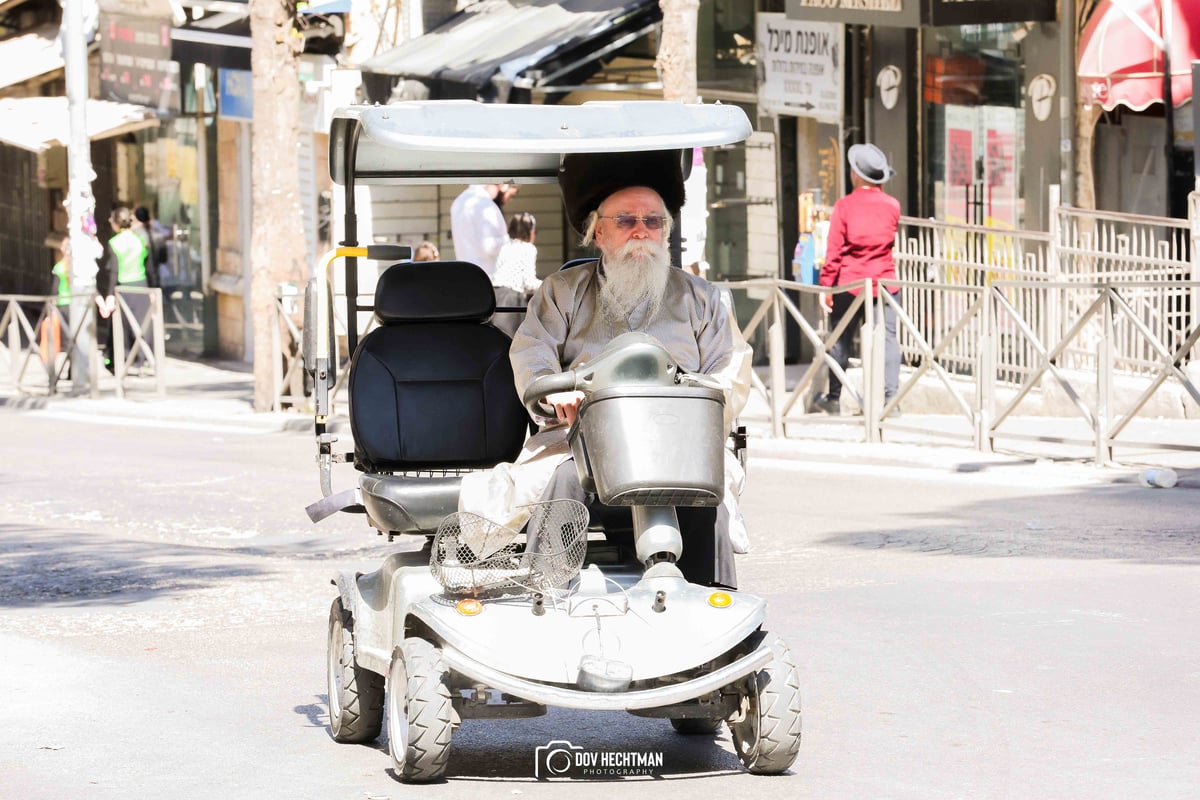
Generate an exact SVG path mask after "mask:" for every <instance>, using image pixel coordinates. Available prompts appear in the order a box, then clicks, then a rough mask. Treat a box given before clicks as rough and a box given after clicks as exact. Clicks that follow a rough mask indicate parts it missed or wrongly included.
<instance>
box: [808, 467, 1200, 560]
mask: <svg viewBox="0 0 1200 800" xmlns="http://www.w3.org/2000/svg"><path fill="white" fill-rule="evenodd" d="M1136 480H1137V479H1136V477H1134V478H1129V477H1124V478H1122V479H1119V480H1117V481H1114V482H1113V483H1112V484H1110V485H1107V486H1100V487H1095V488H1090V489H1086V490H1079V491H1073V492H1067V493H1061V494H1038V495H1029V496H1027V497H1025V498H1021V499H1020V500H1015V501H1014V500H1013V499H1012V498H1004V499H995V500H987V501H981V502H974V503H967V504H964V505H961V506H958V507H956V508H954V509H942V510H940V511H939V512H938V520H937V522H936V523H932V524H931V523H924V522H919V521H913V522H911V523H910V520H911V519H912V518H914V517H921V516H924V515H923V514H922V513H917V512H914V513H908V514H904V513H897V514H895V515H894V516H893V517H892V518H891V521H892V523H893V524H894V526H895V527H894V528H893V529H892V530H886V531H879V530H872V531H864V532H850V533H843V534H839V535H837V536H833V537H829V538H826V539H824V540H823V542H824V543H826V544H831V545H837V546H845V547H855V548H865V549H876V550H881V549H902V550H909V551H912V552H915V553H926V554H930V555H954V556H985V557H1018V558H1077V559H1108V560H1115V561H1129V562H1135V563H1142V564H1197V563H1200V525H1198V524H1197V523H1196V517H1195V509H1196V507H1197V502H1198V501H1200V496H1197V494H1196V490H1200V470H1182V471H1180V472H1179V483H1178V485H1177V486H1176V487H1175V488H1174V489H1151V488H1146V487H1143V486H1141V485H1139V484H1138V483H1137V482H1136Z"/></svg>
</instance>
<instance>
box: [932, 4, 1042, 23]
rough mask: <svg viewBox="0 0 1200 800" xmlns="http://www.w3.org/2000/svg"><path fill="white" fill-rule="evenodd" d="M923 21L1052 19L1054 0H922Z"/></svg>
mask: <svg viewBox="0 0 1200 800" xmlns="http://www.w3.org/2000/svg"><path fill="white" fill-rule="evenodd" d="M923 5H925V6H926V7H925V8H924V9H923V10H924V12H925V13H924V14H923V17H922V21H923V23H924V24H925V25H984V24H988V23H992V22H1052V21H1054V20H1055V19H1057V18H1058V16H1057V11H1058V9H1057V5H1058V3H1057V0H923Z"/></svg>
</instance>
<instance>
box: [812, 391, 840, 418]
mask: <svg viewBox="0 0 1200 800" xmlns="http://www.w3.org/2000/svg"><path fill="white" fill-rule="evenodd" d="M813 408H815V409H817V410H818V411H824V412H825V413H826V414H832V415H834V416H841V413H842V403H841V401H840V400H839V399H838V398H836V397H830V396H829V395H827V394H819V395H817V396H816V397H814V398H813Z"/></svg>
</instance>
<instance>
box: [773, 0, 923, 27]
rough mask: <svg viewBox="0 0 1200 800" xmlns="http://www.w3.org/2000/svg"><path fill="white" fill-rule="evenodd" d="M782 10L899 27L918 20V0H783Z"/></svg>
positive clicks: (913, 24) (803, 17) (914, 24)
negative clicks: (784, 0)
mask: <svg viewBox="0 0 1200 800" xmlns="http://www.w3.org/2000/svg"><path fill="white" fill-rule="evenodd" d="M784 10H785V11H786V12H787V13H786V16H787V18H788V19H793V20H820V21H824V22H844V23H846V24H849V25H889V26H894V27H900V28H915V27H917V26H919V25H920V24H921V3H920V2H919V0H787V2H786V4H785V5H784ZM760 16H761V15H760Z"/></svg>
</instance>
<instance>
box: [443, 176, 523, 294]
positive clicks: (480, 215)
mask: <svg viewBox="0 0 1200 800" xmlns="http://www.w3.org/2000/svg"><path fill="white" fill-rule="evenodd" d="M517 191H518V189H517V185H516V184H515V183H513V182H512V181H508V182H506V183H483V184H472V185H471V186H468V187H467V188H466V189H464V190H463V191H462V193H461V194H460V195H459V196H458V197H456V198H455V199H454V203H453V204H452V205H451V206H450V236H451V238H452V239H453V240H454V257H455V258H456V259H457V260H459V261H469V262H470V263H472V264H476V265H478V266H480V267H482V268H483V271H484V272H486V273H487V274H488V275H489V276H491V275H492V274H493V273H495V271H496V257H497V256H499V255H500V248H501V247H503V246H504V245H505V244H506V243H507V242H508V227H507V224H506V223H505V221H504V211H503V208H504V204H505V203H507V202H508V201H509V200H510V199H512V198H513V197H514V196H515V195H516V193H517Z"/></svg>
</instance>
